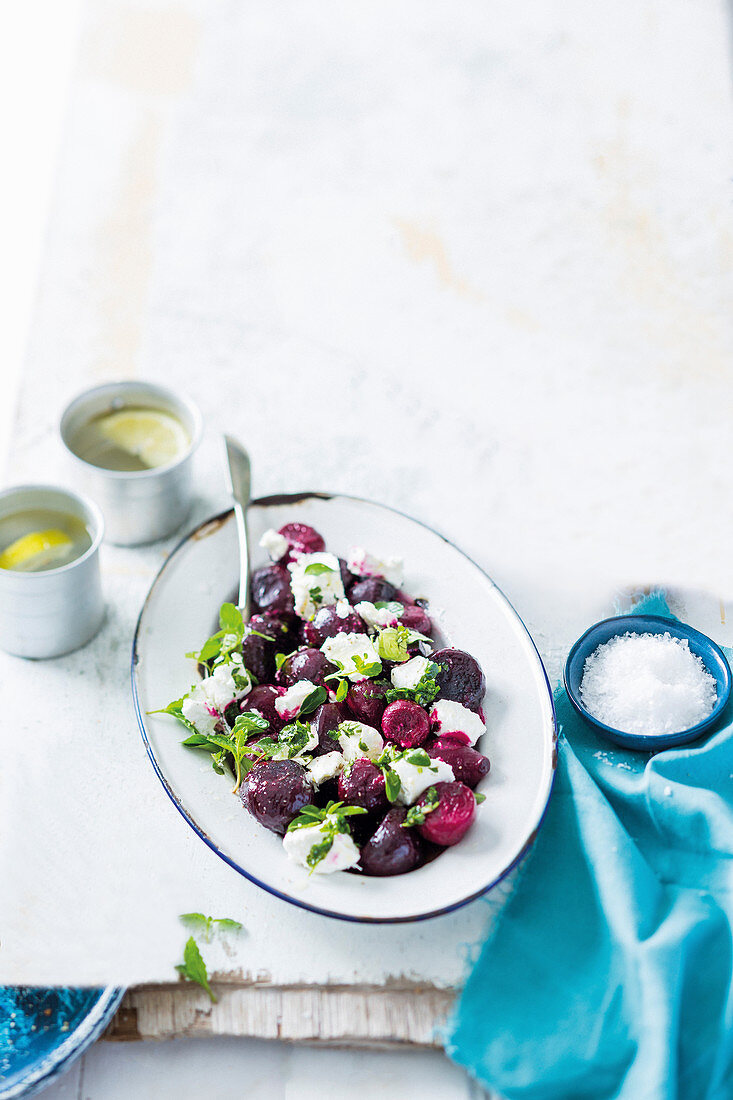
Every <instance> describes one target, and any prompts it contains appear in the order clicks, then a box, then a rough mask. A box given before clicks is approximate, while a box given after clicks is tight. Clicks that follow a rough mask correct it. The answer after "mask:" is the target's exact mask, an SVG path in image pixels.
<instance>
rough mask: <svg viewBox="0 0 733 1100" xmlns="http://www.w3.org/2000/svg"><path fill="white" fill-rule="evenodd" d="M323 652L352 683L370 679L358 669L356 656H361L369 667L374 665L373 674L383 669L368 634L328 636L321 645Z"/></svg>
mask: <svg viewBox="0 0 733 1100" xmlns="http://www.w3.org/2000/svg"><path fill="white" fill-rule="evenodd" d="M321 653H323V654H324V655H325V656H326V657H327V658H328V660H329V661H330V662H331V664H334V665H336V668H337V669H338V670H339V671H340V672H343V674H344V675H345V676H348V678H349V680H350V681H351V682H352V684H356V683H358V681H359V680H368V679H369V677H368V676H367V675H366V674H365V673H363V672H359V671H358V669H357V667H356V665H355V663H354V658H355V657H360V658H361V660H362V661H363V662H364V665H365V666H366V667H367V668H369V667H370V666H373V667H374V671H373V672H372V675H377V674H378V673H379V672H380V671H381V667H382V662H381V661H380V659H379V654H378V653H377V650H376V647H375V645H374V642H373V641H372V639H371V638H370V637H369V635H368V634H334V636H333V638H326V640H325V642H324V643H323V645H322V646H321ZM375 666H379V667H378V668H377V667H375Z"/></svg>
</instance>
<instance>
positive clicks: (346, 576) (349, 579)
mask: <svg viewBox="0 0 733 1100" xmlns="http://www.w3.org/2000/svg"><path fill="white" fill-rule="evenodd" d="M339 572H340V573H341V583H342V584H343V586H344V592H348V591H349V589H350V588H351V586H352V585H353V584H356V581H357V578H356V577H355V576H354V574H353V573H352V572H351V570H350V569H349V567H348V565H347V564H346V562H345V561H344V559H343V558H339Z"/></svg>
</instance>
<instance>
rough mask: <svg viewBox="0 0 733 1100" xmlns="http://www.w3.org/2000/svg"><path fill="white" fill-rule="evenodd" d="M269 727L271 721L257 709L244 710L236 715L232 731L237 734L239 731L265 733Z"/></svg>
mask: <svg viewBox="0 0 733 1100" xmlns="http://www.w3.org/2000/svg"><path fill="white" fill-rule="evenodd" d="M269 728H270V723H269V722H268V721H267V719H266V718H263V717H262V715H261V714H258V713H257V711H256V710H243V711H242V712H241V713H240V714H238V715H237V717H236V720H235V722H234V727H233V729H232V733H233V734H234V735H235V736H236V735H237V734H239V733H257V732H258V731H260V732H262V733H265V732H266V731H267V730H269Z"/></svg>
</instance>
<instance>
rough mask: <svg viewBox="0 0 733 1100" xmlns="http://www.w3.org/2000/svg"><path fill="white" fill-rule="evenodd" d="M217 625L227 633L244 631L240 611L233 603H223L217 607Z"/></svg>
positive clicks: (241, 632) (240, 633)
mask: <svg viewBox="0 0 733 1100" xmlns="http://www.w3.org/2000/svg"><path fill="white" fill-rule="evenodd" d="M219 626H220V627H221V629H222V630H224V631H226V632H227V633H229V634H239V635H240V637H241V635H242V634H243V633H244V620H243V618H242V612H241V611H240V610H239V608H238V607H235V605H234V604H233V603H223V604H222V605H221V607H220V609H219Z"/></svg>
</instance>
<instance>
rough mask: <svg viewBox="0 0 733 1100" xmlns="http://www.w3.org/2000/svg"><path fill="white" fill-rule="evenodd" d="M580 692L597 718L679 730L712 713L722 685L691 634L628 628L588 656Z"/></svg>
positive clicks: (616, 725) (626, 726) (649, 729)
mask: <svg viewBox="0 0 733 1100" xmlns="http://www.w3.org/2000/svg"><path fill="white" fill-rule="evenodd" d="M580 697H581V699H582V701H583V704H584V706H585V707H587V709H588V711H589V713H590V714H592V715H593V717H594V718H597V719H598V720H599V721H600V722H604V723H605V724H606V725H607V726H611V727H613V729H618V730H623V731H624V732H625V733H639V734H655V733H674V732H676V731H679V730H686V729H689V728H690V727H691V726H694V725H697V723H698V722H701V721H702V720H703V719H704V718H707V716H708V715H709V714H710V712H711V711H712V709H713V707H714V706H715V701H716V699H717V688H716V683H715V679H714V677H713V676H711V675H710V673H709V672H708V671H707V669H706V668H705V665H704V664H703V662H702V661H701V659H700V658H699V657H697V656H696V655H695V654H694V653H692V652H691V650H690V647H689V645H688V643H687V641H686V640H685V639H680V638H674V637H673V636H672V635H671V634H669V633H666V634H633V633H627V634H621V635H618V636H617V637H615V638H611V639H610V641H608V642H606V643H605V644H604V645H601V646H599V647H598V649H596V650H594V652H593V653H591V655H590V657H588V658H587V660H586V662H585V666H584V668H583V679H582V682H581V685H580Z"/></svg>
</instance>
